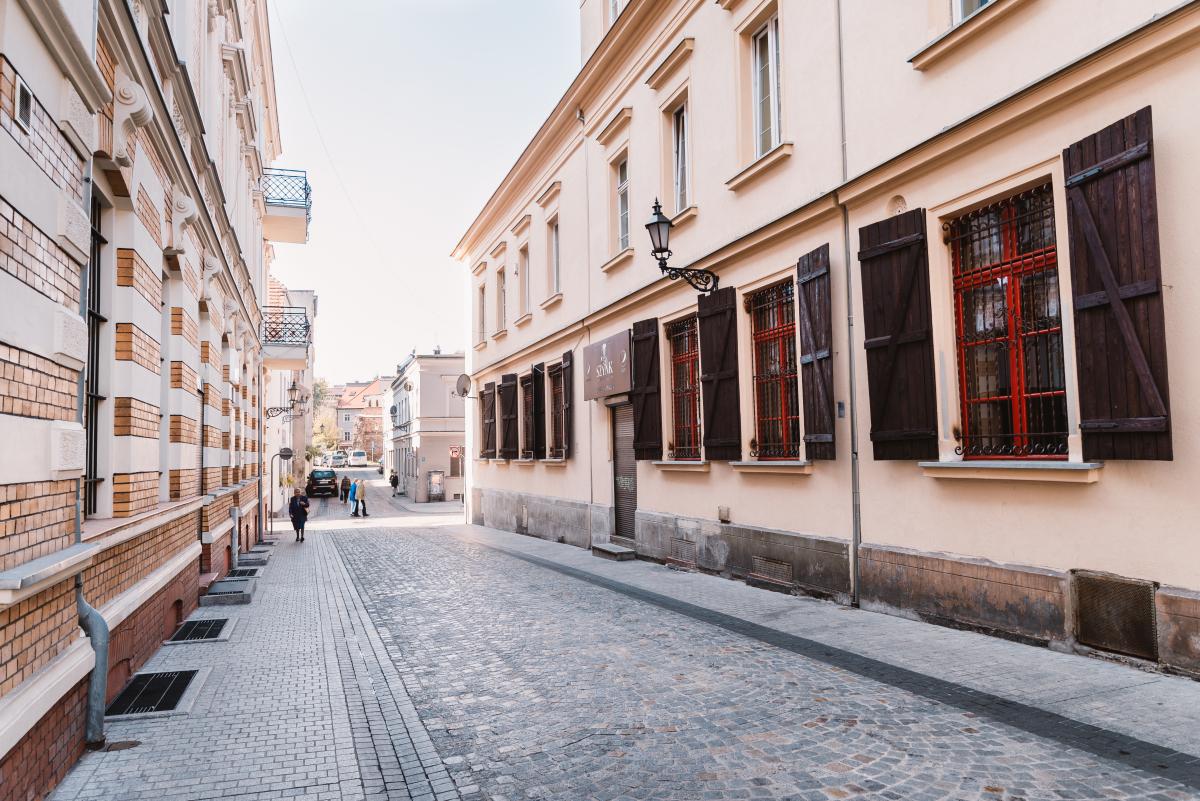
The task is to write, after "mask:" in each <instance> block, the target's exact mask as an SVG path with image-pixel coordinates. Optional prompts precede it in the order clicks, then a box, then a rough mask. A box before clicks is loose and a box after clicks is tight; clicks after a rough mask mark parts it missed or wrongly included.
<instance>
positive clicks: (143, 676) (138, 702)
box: [105, 670, 196, 715]
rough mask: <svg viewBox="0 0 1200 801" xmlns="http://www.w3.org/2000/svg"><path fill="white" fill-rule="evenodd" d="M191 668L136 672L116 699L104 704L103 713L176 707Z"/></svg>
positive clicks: (134, 713)
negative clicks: (160, 671)
mask: <svg viewBox="0 0 1200 801" xmlns="http://www.w3.org/2000/svg"><path fill="white" fill-rule="evenodd" d="M195 677H196V671H194V670H172V671H169V672H167V673H139V674H137V675H136V676H134V677H133V680H132V681H131V682H129V686H128V687H126V688H125V689H124V690H122V691H121V694H120V695H118V696H117V700H115V701H113V702H112V703H111V704H109V705H108V711H107V712H106V713H105V714H107V715H141V714H145V713H147V712H170V711H172V710H173V709H175V707H177V706H179V699H181V698H183V694H184V692H185V691H186V690H187V688H188V685H189V684H191V683H192V679H194V678H195Z"/></svg>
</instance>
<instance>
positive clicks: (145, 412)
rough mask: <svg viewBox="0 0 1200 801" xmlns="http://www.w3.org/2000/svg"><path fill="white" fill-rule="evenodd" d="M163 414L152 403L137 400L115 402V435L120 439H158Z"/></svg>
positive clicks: (116, 399)
mask: <svg viewBox="0 0 1200 801" xmlns="http://www.w3.org/2000/svg"><path fill="white" fill-rule="evenodd" d="M161 423H162V414H161V413H160V412H159V410H158V407H157V406H155V405H154V404H152V403H146V402H145V401H140V400H138V399H137V398H115V399H114V400H113V434H114V435H115V436H118V437H145V438H147V439H158V435H159V425H160V424H161Z"/></svg>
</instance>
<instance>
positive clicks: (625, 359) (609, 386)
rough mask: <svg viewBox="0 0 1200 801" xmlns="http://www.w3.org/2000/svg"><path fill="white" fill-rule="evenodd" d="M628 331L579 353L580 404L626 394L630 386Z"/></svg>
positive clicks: (603, 340)
mask: <svg viewBox="0 0 1200 801" xmlns="http://www.w3.org/2000/svg"><path fill="white" fill-rule="evenodd" d="M632 361H633V360H632V359H631V358H630V351H629V331H628V329H627V330H625V331H622V332H621V333H619V334H613V335H612V336H611V337H608V338H607V339H602V340H600V341H599V342H596V343H593V344H591V345H588V346H587V347H586V348H584V349H583V397H584V400H595V399H596V398H607V397H608V396H609V395H620V394H621V393H622V392H628V391H629V389H630V387H631V386H632V385H631V383H630V377H631V375H632V373H631V371H630V365H631V362H632Z"/></svg>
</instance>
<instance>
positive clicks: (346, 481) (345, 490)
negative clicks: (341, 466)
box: [342, 476, 350, 506]
mask: <svg viewBox="0 0 1200 801" xmlns="http://www.w3.org/2000/svg"><path fill="white" fill-rule="evenodd" d="M349 497H350V477H349V476H342V505H343V506H345V505H346V499H347V498H349Z"/></svg>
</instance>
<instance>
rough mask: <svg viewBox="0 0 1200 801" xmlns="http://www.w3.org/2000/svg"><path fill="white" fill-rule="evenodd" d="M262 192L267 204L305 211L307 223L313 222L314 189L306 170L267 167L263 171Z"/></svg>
mask: <svg viewBox="0 0 1200 801" xmlns="http://www.w3.org/2000/svg"><path fill="white" fill-rule="evenodd" d="M262 190H263V199H264V200H265V201H266V202H267V203H272V204H275V205H277V206H290V207H292V208H300V209H304V212H305V219H306V221H307V222H309V223H311V222H312V187H311V186H310V185H309V183H308V173H307V172H305V171H304V170H287V169H283V168H282V167H267V168H265V169H264V170H263V177H262Z"/></svg>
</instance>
